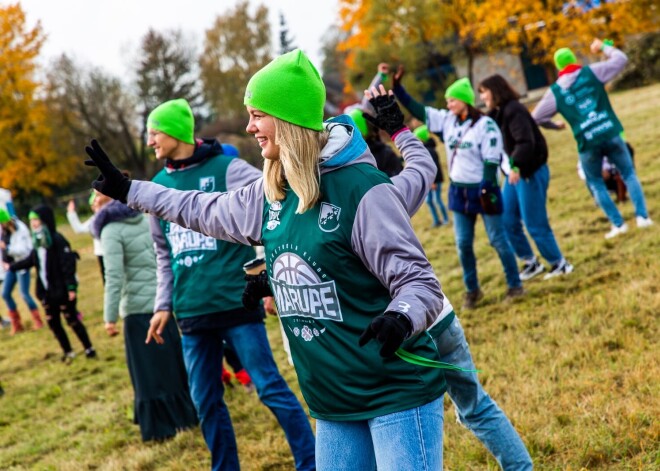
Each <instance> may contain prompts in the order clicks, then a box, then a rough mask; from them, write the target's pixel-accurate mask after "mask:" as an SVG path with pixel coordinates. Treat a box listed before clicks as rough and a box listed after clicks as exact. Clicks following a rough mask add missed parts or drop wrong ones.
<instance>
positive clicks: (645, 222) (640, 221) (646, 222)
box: [637, 216, 653, 229]
mask: <svg viewBox="0 0 660 471" xmlns="http://www.w3.org/2000/svg"><path fill="white" fill-rule="evenodd" d="M652 225H653V221H651V218H643V217H642V216H637V227H639V228H640V229H642V228H644V227H649V226H652Z"/></svg>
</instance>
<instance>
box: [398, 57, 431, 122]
mask: <svg viewBox="0 0 660 471" xmlns="http://www.w3.org/2000/svg"><path fill="white" fill-rule="evenodd" d="M405 73H406V70H405V68H404V67H403V66H402V65H400V66H399V67H398V69H397V71H396V72H395V73H394V75H393V76H392V82H393V85H394V86H393V90H394V95H396V98H397V100H399V102H400V103H401V104H402V105H403V106H404V107H405V108H406V109H407V110H408V111H409V112H410V114H411V115H413V116H414V117H415V118H417V119H418V120H420V121H421V122H422V123H424V124H428V123H426V107H425V106H424V105H422V104H421V103H419V102H418V101H415V100H413V97H411V96H410V95H408V92H407V91H406V89H405V88H403V85H402V84H401V80H403V76H404V75H405Z"/></svg>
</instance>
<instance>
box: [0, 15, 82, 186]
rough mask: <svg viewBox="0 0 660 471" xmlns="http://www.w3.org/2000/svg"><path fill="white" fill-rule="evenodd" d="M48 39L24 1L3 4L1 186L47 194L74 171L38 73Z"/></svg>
mask: <svg viewBox="0 0 660 471" xmlns="http://www.w3.org/2000/svg"><path fill="white" fill-rule="evenodd" d="M44 39H45V36H44V34H43V32H42V30H41V26H40V25H39V24H38V23H37V25H36V26H34V27H33V28H31V29H29V28H27V26H26V23H25V13H24V12H23V11H22V9H21V7H20V5H18V4H16V5H9V6H6V7H0V84H1V86H0V186H2V187H5V188H10V189H12V190H14V191H18V192H31V191H34V192H39V193H42V194H44V195H48V194H50V193H51V191H52V188H53V187H55V186H56V185H61V184H63V183H66V182H67V180H68V179H71V178H72V177H73V175H74V173H73V172H71V171H70V168H71V167H70V161H69V162H67V159H64V158H58V157H60V156H58V155H57V154H56V153H55V151H54V149H53V146H52V145H51V142H50V138H51V130H50V127H49V123H48V122H47V119H46V115H47V108H46V105H45V103H44V102H43V101H42V100H41V99H40V98H39V93H40V91H41V90H40V84H39V83H38V82H37V80H36V78H35V77H34V74H35V71H36V69H37V66H36V63H35V59H36V58H37V56H38V55H39V51H40V49H41V46H42V44H43V41H44Z"/></svg>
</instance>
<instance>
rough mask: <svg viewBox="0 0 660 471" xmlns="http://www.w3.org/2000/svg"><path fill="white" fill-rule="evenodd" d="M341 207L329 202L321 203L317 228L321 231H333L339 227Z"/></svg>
mask: <svg viewBox="0 0 660 471" xmlns="http://www.w3.org/2000/svg"><path fill="white" fill-rule="evenodd" d="M340 214H341V208H340V207H339V206H335V205H334V204H330V203H321V208H320V210H319V229H321V230H322V231H323V232H333V231H336V230H337V228H339V215H340Z"/></svg>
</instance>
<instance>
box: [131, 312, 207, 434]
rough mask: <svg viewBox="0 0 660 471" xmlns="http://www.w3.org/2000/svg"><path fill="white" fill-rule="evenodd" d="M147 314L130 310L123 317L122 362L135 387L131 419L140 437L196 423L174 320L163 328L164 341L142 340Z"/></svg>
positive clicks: (147, 318)
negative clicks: (124, 347) (124, 355)
mask: <svg viewBox="0 0 660 471" xmlns="http://www.w3.org/2000/svg"><path fill="white" fill-rule="evenodd" d="M150 319H151V314H131V315H129V316H126V318H125V319H124V341H125V344H126V363H127V364H128V372H129V374H130V375H131V382H132V383H133V390H134V391H135V403H134V406H133V407H134V417H133V420H134V422H135V423H136V424H138V425H139V426H140V432H141V433H142V440H144V441H147V440H162V439H165V438H170V437H173V436H174V435H176V432H177V431H178V430H181V429H185V428H190V427H195V426H197V424H198V420H197V413H196V412H195V406H194V405H193V402H192V399H191V398H190V392H189V390H188V378H187V376H186V368H185V366H184V363H183V353H182V352H181V337H180V336H179V331H178V330H177V327H176V322H174V320H173V319H172V320H170V322H168V323H167V327H166V328H165V330H164V332H163V335H162V337H163V339H164V340H165V343H164V344H163V345H158V344H157V343H156V342H154V341H153V340H152V341H151V342H149V344H145V343H144V341H145V339H146V338H147V331H148V330H149V320H150Z"/></svg>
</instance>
